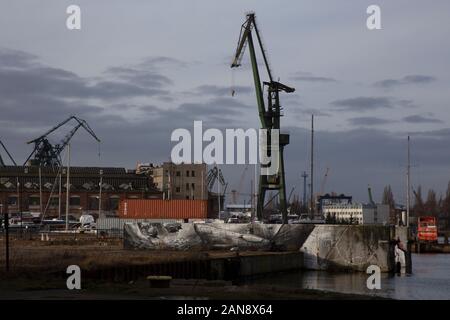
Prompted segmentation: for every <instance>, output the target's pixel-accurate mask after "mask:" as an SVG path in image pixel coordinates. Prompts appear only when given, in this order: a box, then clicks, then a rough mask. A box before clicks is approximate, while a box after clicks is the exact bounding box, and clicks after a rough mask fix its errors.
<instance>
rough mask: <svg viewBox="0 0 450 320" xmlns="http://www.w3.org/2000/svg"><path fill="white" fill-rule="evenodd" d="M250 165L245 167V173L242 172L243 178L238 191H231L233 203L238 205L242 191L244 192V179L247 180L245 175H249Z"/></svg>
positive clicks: (240, 180)
mask: <svg viewBox="0 0 450 320" xmlns="http://www.w3.org/2000/svg"><path fill="white" fill-rule="evenodd" d="M248 166H249V165H248V164H246V165H245V168H244V171H243V172H242V175H241V178H240V179H239V184H238V187H237V189H234V190H231V192H232V194H233V203H234V204H237V202H238V201H239V196H240V195H241V191H242V185H243V184H244V179H245V174H246V173H247V170H248Z"/></svg>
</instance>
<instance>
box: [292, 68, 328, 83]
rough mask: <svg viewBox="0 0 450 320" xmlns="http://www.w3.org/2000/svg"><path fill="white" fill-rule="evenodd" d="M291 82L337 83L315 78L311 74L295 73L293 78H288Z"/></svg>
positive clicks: (319, 77)
mask: <svg viewBox="0 0 450 320" xmlns="http://www.w3.org/2000/svg"><path fill="white" fill-rule="evenodd" d="M290 79H292V80H297V81H306V82H337V80H336V79H334V78H330V77H323V76H315V75H313V74H311V73H310V72H301V71H299V72H297V73H296V74H294V75H293V76H291V77H290Z"/></svg>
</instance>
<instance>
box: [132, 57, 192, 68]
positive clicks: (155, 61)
mask: <svg viewBox="0 0 450 320" xmlns="http://www.w3.org/2000/svg"><path fill="white" fill-rule="evenodd" d="M138 66H139V67H145V68H159V67H161V66H175V67H179V68H185V67H187V66H188V63H187V62H184V61H181V60H178V59H175V58H172V57H163V56H158V57H148V58H145V59H144V60H143V61H142V62H141V63H139V64H138Z"/></svg>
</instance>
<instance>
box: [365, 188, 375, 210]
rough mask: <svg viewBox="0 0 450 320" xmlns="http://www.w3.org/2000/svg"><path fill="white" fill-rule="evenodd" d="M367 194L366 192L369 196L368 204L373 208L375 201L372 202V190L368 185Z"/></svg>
mask: <svg viewBox="0 0 450 320" xmlns="http://www.w3.org/2000/svg"><path fill="white" fill-rule="evenodd" d="M367 192H368V194H369V202H370V205H371V206H373V207H375V206H376V204H375V201H373V197H372V188H371V187H370V185H368V186H367Z"/></svg>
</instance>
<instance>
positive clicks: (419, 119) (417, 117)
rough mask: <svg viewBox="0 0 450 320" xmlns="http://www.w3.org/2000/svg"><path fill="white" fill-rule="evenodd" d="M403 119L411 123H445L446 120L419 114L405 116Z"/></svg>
mask: <svg viewBox="0 0 450 320" xmlns="http://www.w3.org/2000/svg"><path fill="white" fill-rule="evenodd" d="M403 120H404V121H405V122H409V123H443V122H444V121H442V120H440V119H436V118H432V117H426V116H422V115H419V114H416V115H411V116H407V117H404V118H403Z"/></svg>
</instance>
